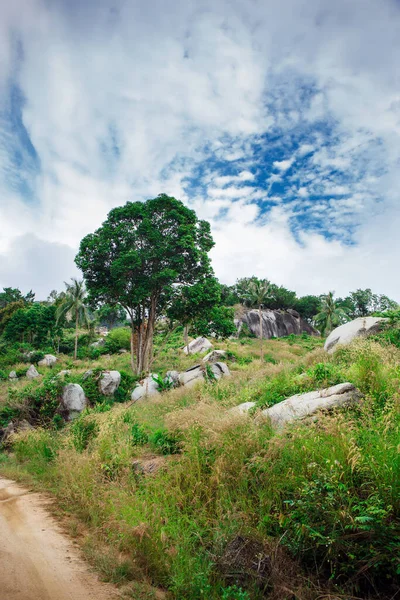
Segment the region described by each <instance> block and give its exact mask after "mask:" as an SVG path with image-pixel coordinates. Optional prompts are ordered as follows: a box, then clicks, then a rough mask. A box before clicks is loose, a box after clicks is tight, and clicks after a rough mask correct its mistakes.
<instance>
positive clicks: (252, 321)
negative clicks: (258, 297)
mask: <svg viewBox="0 0 400 600" xmlns="http://www.w3.org/2000/svg"><path fill="white" fill-rule="evenodd" d="M261 312H262V335H263V338H265V339H270V338H272V337H285V336H287V335H290V334H292V333H293V334H294V335H300V334H301V333H308V334H309V335H318V331H316V329H314V328H313V327H311V325H309V323H307V321H305V320H304V319H302V318H301V316H300V315H299V313H298V312H297V311H295V310H292V309H290V308H289V309H288V310H263V311H261ZM235 322H236V326H237V328H238V330H239V331H240V329H241V327H242V326H243V324H246V325H247V327H248V328H249V329H250V331H251V333H252V334H253V335H255V336H257V337H259V336H260V316H259V314H258V310H248V311H246V312H244V313H243V315H241V317H240V318H239V319H237V320H236V321H235Z"/></svg>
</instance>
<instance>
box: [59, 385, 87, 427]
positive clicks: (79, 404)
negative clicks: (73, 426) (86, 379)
mask: <svg viewBox="0 0 400 600" xmlns="http://www.w3.org/2000/svg"><path fill="white" fill-rule="evenodd" d="M86 406H87V400H86V397H85V392H84V391H83V389H82V388H81V386H80V385H79V384H78V383H68V384H67V385H66V386H65V387H64V389H63V395H62V400H61V408H62V410H63V412H64V413H66V415H65V416H66V419H67V421H72V419H75V418H76V417H78V416H79V415H80V413H81V412H82V411H83V410H84V409H85V408H86Z"/></svg>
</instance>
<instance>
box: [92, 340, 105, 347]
mask: <svg viewBox="0 0 400 600" xmlns="http://www.w3.org/2000/svg"><path fill="white" fill-rule="evenodd" d="M105 343H106V340H105V339H104V338H100V339H99V340H97V341H96V342H93V344H90V347H91V348H102V347H103V346H104V344H105Z"/></svg>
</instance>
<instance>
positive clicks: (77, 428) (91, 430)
mask: <svg viewBox="0 0 400 600" xmlns="http://www.w3.org/2000/svg"><path fill="white" fill-rule="evenodd" d="M71 432H72V441H73V444H74V446H75V449H76V450H77V451H78V452H83V451H84V450H86V448H87V447H88V445H89V442H90V441H91V440H92V439H94V438H95V437H96V436H97V435H98V433H99V425H98V423H97V422H96V421H95V420H94V419H93V418H90V417H89V416H81V417H80V418H78V419H76V420H75V421H74V422H73V424H72V426H71Z"/></svg>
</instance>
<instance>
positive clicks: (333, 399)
mask: <svg viewBox="0 0 400 600" xmlns="http://www.w3.org/2000/svg"><path fill="white" fill-rule="evenodd" d="M360 398H361V393H360V392H359V390H358V389H357V388H356V387H355V386H354V385H353V384H352V383H340V384H339V385H334V386H332V387H330V388H326V389H324V390H319V391H315V392H308V393H306V394H296V395H295V396H291V397H290V398H287V399H286V400H284V401H283V402H279V403H278V404H275V405H274V406H271V408H267V409H266V410H263V411H262V414H263V415H264V416H265V417H267V418H268V419H269V420H270V421H271V425H272V426H273V427H274V428H276V429H281V428H282V427H284V426H285V425H286V424H287V423H290V422H292V421H297V420H299V419H304V418H306V417H309V416H311V415H313V414H314V413H316V412H317V411H319V410H327V409H331V408H335V407H340V406H346V405H349V404H355V403H357V402H359V400H360Z"/></svg>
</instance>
